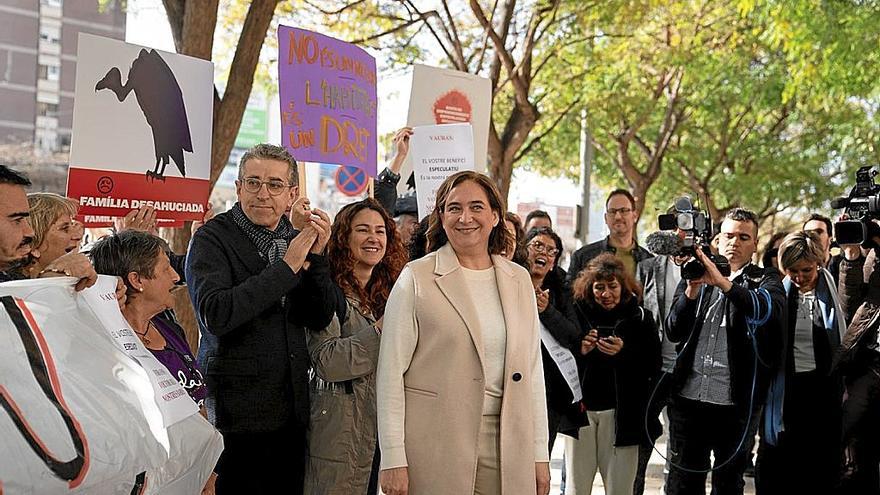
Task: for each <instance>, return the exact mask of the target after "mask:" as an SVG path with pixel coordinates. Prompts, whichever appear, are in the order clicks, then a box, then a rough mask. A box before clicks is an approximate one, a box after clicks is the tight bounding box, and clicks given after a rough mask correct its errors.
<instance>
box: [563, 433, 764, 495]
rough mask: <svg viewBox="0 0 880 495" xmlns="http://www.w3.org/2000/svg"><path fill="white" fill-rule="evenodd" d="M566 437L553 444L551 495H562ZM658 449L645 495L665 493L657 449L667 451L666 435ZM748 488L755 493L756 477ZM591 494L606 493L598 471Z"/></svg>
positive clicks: (748, 494) (749, 480)
mask: <svg viewBox="0 0 880 495" xmlns="http://www.w3.org/2000/svg"><path fill="white" fill-rule="evenodd" d="M564 445H565V437H564V436H562V435H558V436H557V437H556V443H555V444H554V445H553V452H552V453H551V455H550V458H551V462H550V495H560V489H559V483H560V481H561V480H562V454H563V452H564V451H565V447H564ZM656 447H657V448H656V449H655V450H654V454H653V455H652V456H651V460H650V461H649V463H648V471H647V476H646V480H645V495H663V493H664V492H663V480H664V475H663V465H664V460H663V458H662V457H660V454H658V453H657V450H659V451H660V452H664V453H665V452H666V436H665V435H664V436H662V437H660V438H659V439H657V445H656ZM664 455H665V454H664ZM745 480H746V488H745V492H744V494H745V495H754V493H755V479H754V478H749V477H746V478H745ZM710 490H711V485H710V484H709V480H707V482H706V493H709V492H710ZM591 495H605V488H604V487H603V486H602V477H601V476H600V475H599V473H596V478H595V480H594V481H593V492H592V494H591Z"/></svg>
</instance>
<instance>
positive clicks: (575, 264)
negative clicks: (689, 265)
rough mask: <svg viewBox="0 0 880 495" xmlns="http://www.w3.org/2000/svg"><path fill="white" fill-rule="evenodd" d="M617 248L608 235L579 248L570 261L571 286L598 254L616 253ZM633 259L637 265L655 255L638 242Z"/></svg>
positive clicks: (634, 248)
mask: <svg viewBox="0 0 880 495" xmlns="http://www.w3.org/2000/svg"><path fill="white" fill-rule="evenodd" d="M616 252H617V249H616V248H615V247H614V246H612V245H610V244H608V237H605V238H604V239H602V240H601V241H596V242H593V243H590V244H587V245H586V246H584V247H582V248H580V249H578V250H577V251H575V252H574V253H572V255H571V261H570V262H569V263H568V275H567V277H568V279H567V280H566V282H567V283H568V285H569V287H570V286H572V285H573V283H574V281H575V280H576V279H577V277H578V275H580V273H581V270H583V269H584V267H585V266H587V263H589V262H590V260H592V259H593V258H595V257H596V256H599V255H600V254H602V253H616ZM632 254H633V259H634V260H635V262H636V266H638V264H639V263H641V262H642V261H644V260H646V259H648V258H651V257H652V256H654V255H653V254H651V252H650V251H648V250H647V249H645V248H643V247H642V246H639V244H638V243H636V245H635V246H634V247H633V253H632Z"/></svg>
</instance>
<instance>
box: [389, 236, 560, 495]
mask: <svg viewBox="0 0 880 495" xmlns="http://www.w3.org/2000/svg"><path fill="white" fill-rule="evenodd" d="M492 263H493V264H494V267H495V275H496V279H497V284H498V292H499V295H500V299H501V305H502V308H503V311H504V320H505V323H506V326H507V347H506V351H505V369H504V376H505V378H504V397H503V402H502V407H501V418H500V419H501V421H500V424H501V427H500V430H501V431H500V442H501V478H502V480H501V481H502V492H503V493H504V494H533V493H535V462H536V461H547V460H548V459H549V457H548V454H547V413H546V405H545V403H544V401H545V399H544V381H543V369H542V364H541V354H540V337H539V333H538V317H537V309H536V305H535V297H534V290H533V288H532V283H531V280H530V278H529V274H528V272H526V271H525V270H524V269H523V268H522V267H520V266H518V265H515V264H513V263H511V262H509V261H507V260H506V259H504V258H502V257H500V256H493V257H492ZM464 287H465V281H464V275H463V273H462V270H461V266H460V265H459V263H458V258H457V257H456V256H455V253H454V251H453V250H452V248H451V247H450V246H449V245H446V246H444V247H442V248H441V249H440V250H438V251H437V252H435V253H432V254H429V255H427V256H426V257H424V258H422V259H420V260H416V261H414V262H412V263H410V264H409V265H407V268H406V269H405V270H404V273H402V274H401V278H400V279H399V280H398V283H397V284H396V285H395V287H394V289H393V291H392V292H391V296H390V299H389V301H388V305H387V306H386V314H385V327H384V329H383V334H382V342H381V349H380V355H379V368H378V384H377V395H378V397H377V402H378V413H379V443H380V446H381V449H382V469H388V468H392V467H399V466H408V474H409V482H410V484H409V489H410V494H412V495H422V494H456V495H460V494H461V495H463V494H469V493H473V489H474V477H475V473H476V467H477V454H478V452H477V440H478V436H479V428H480V421H481V417H482V410H483V398H484V388H485V387H484V373H483V345H482V341H481V336H480V332H479V328H478V327H477V326H476V325H477V322H478V318H477V311H478V310H479V308H477V307H475V306H474V305H473V304H472V302H471V300H470V299H469V298H468V295H467V291H465V290H464Z"/></svg>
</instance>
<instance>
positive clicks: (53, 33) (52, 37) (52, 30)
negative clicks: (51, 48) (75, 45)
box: [40, 25, 61, 45]
mask: <svg viewBox="0 0 880 495" xmlns="http://www.w3.org/2000/svg"><path fill="white" fill-rule="evenodd" d="M40 40H42V41H46V42H49V43H52V44H54V45H57V44H60V43H61V28H60V27H57V26H46V25H41V26H40Z"/></svg>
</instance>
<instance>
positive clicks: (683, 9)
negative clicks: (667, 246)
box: [215, 0, 880, 217]
mask: <svg viewBox="0 0 880 495" xmlns="http://www.w3.org/2000/svg"><path fill="white" fill-rule="evenodd" d="M444 3H445V4H447V7H448V9H449V10H448V12H447V11H446V10H445V9H444V8H443V5H444ZM504 3H505V2H503V1H501V2H488V1H481V2H480V4H481V5H482V7H483V10H484V11H485V12H486V15H487V16H488V17H490V19H493V22H494V24H495V25H496V26H500V25H501V24H502V23H501V21H500V19H499V18H498V17H500V13H499V12H500V5H503V4H504ZM247 4H248V2H243V1H241V0H222V1H221V11H220V12H221V13H220V27H219V28H218V34H217V36H218V43H216V45H217V47H216V48H215V60H216V61H218V65H219V66H223V65H224V64H225V65H228V62H226V63H224V56H225V57H227V58H228V57H230V56H231V53H233V51H234V50H233V48H234V46H235V43H236V41H237V36H238V30H240V29H241V23H242V20H243V17H244V13H245V12H246V8H247ZM534 4H535V5H538V6H541V5H544V4H549V3H548V2H546V1H545V0H540V1H537V2H534ZM430 5H431V6H432V7H433V8H436V10H432V11H419V10H417V7H421V8H424V4H423V3H421V2H410V1H407V0H404V1H399V2H384V1H378V0H372V1H371V0H368V1H351V0H347V1H346V0H322V1H318V0H296V1H291V2H283V3H282V5H281V6H280V7H279V11H278V12H277V15H276V21H275V23H277V22H284V23H287V24H291V25H297V26H301V27H305V28H311V29H319V30H321V31H323V32H326V33H328V34H331V35H332V36H335V37H338V38H341V39H346V40H350V41H357V42H359V43H361V44H362V45H365V46H367V47H369V48H370V49H372V50H374V53H375V54H376V55H377V60H378V62H379V65H380V70H382V71H386V73H387V72H388V71H399V70H403V69H405V67H406V66H408V65H410V64H412V63H427V64H432V65H441V66H455V65H456V64H458V65H461V67H459V68H463V69H467V70H468V71H470V72H472V73H479V74H482V75H491V67H490V62H491V60H492V55H493V53H494V51H493V47H492V43H491V42H488V41H487V35H486V32H485V30H483V29H482V27H480V25H479V23H478V22H477V21H476V19H475V18H474V16H473V13H472V12H471V11H470V9H469V7H468V5H467V2H466V1H464V0H458V1H451V0H450V1H449V2H434V3H431V4H430ZM516 5H517V9H516V10H515V12H514V14H513V16H512V21H511V24H510V33H511V34H510V37H509V43H508V45H509V46H510V47H511V49H512V50H513V53H516V50H517V49H519V48H520V46H521V45H517V40H519V39H521V38H519V37H520V36H521V35H522V33H524V32H526V31H527V29H528V27H529V25H530V22H531V18H530V17H529V13H530V12H531V10H530V9H531V8H532V7H533V3H522V2H521V3H518V4H516ZM493 6H494V8H495V9H496V11H495V12H494V16H496V17H493V16H492V15H493V10H492V9H493ZM449 19H454V21H455V27H456V30H455V32H454V33H453V32H450V31H448V30H447V31H445V32H444V27H443V26H449V25H450V23H449V22H448V20H449ZM425 20H427V22H424V21H425ZM275 25H276V24H274V23H273V27H272V28H271V29H270V31H269V33H268V34H269V36H268V37H267V40H266V46H265V47H264V56H263V57H262V59H263V60H265V62H266V63H264V64H261V66H260V67H259V68H258V71H257V76H256V77H257V84H258V85H261V86H262V87H264V88H271V87H273V86H274V84H275V80H274V78H275V77H276V76H275V74H270V73H269V72H268V70H267V68H268V67H269V66H270V64H271V62H272V61H273V60H274V57H275V52H276V50H277V47H276V45H275V42H276V41H275V39H274V36H273V33H274V29H275V27H274V26H275ZM877 26H880V8H878V5H877V2H874V1H870V0H760V1H758V0H738V1H735V2H727V1H724V0H696V1H683V0H681V1H673V0H607V1H600V0H597V1H592V2H584V1H579V0H563V1H562V2H561V4H560V5H559V8H558V11H557V12H556V18H555V19H554V24H553V28H552V29H550V30H548V31H547V32H546V33H545V35H544V37H543V38H542V39H541V41H540V42H539V43H536V44H535V46H534V48H533V62H532V64H533V67H532V72H534V73H535V77H534V80H533V81H531V88H530V94H529V98H530V101H531V102H532V103H533V104H534V105H535V106H536V108H537V109H538V111H539V113H540V115H541V118H540V119H539V120H538V122H537V125H536V126H535V128H534V129H532V131H531V133H530V135H529V140H528V141H527V142H526V143H525V145H524V146H523V147H522V148H521V149H520V150H519V154H518V155H517V158H518V159H519V160H518V162H517V164H518V166H522V167H526V168H528V169H531V170H535V171H538V172H540V173H542V174H545V175H548V176H567V177H570V178H572V179H575V178H576V177H577V176H578V174H579V170H580V168H579V161H580V160H579V158H580V150H579V147H580V134H581V112H582V111H585V112H586V115H587V123H588V128H589V131H590V134H591V136H592V138H593V144H594V146H595V149H596V153H595V161H594V164H593V170H594V174H595V177H594V181H595V182H596V183H598V184H600V185H605V186H612V185H613V186H619V185H626V184H627V182H629V184H630V186H633V185H634V184H633V180H634V178H635V179H638V180H639V181H642V185H643V186H645V188H646V191H647V193H646V194H647V204H646V210H647V211H648V212H653V211H654V210H655V209H665V207H666V206H667V205H668V204H669V202H670V200H671V199H672V198H674V197H675V196H676V195H679V194H683V193H690V194H696V195H698V196H701V197H702V196H705V197H706V198H707V200H708V205H709V206H710V208H711V209H712V210H713V213H716V214H718V213H721V212H723V211H724V210H726V209H727V208H730V207H732V206H735V205H742V206H746V207H749V208H752V209H754V210H756V211H758V212H760V213H761V214H762V215H763V216H768V217H773V216H774V215H776V214H777V213H779V212H785V214H786V215H789V216H790V215H801V214H802V213H803V211H805V210H806V209H816V208H827V200H828V199H829V198H830V197H833V196H836V195H839V194H841V193H843V192H845V188H846V187H848V185H849V184H850V183H851V182H852V172H853V171H854V170H855V169H856V167H858V166H859V165H862V164H876V163H877V162H878V159H880V150H878V149H877V145H876V143H877V140H878V134H880V129H878V123H877V119H876V113H877V106H878V102H877V81H878V77H880V30H878V29H877ZM451 37H458V40H459V43H458V45H460V49H461V53H454V51H450V49H449V47H450V46H452V45H450V43H448V39H449V38H451ZM227 54H228V55H227ZM539 65H540V66H541V69H540V70H538V71H536V70H535V67H538V66H539ZM498 77H499V80H500V81H501V82H502V84H500V85H499V89H498V92H497V94H496V97H495V99H494V103H493V122H495V125H496V128H497V129H498V132H499V134H500V133H501V132H502V131H503V128H504V126H505V123H506V122H507V120H508V119H509V118H510V116H511V114H512V112H513V108H514V104H513V101H514V100H513V98H514V94H513V91H512V85H511V84H509V83H507V84H504V83H503V81H505V80H506V79H507V78H508V75H507V74H506V73H505V71H504V70H501V71H499V76H498ZM627 163H629V165H630V166H631V167H632V168H631V170H630V171H629V173H627V174H625V173H624V170H625V168H626V166H627V165H626V164H627ZM652 167H654V168H655V169H656V170H655V171H656V174H655V175H652V170H654V169H653V168H652ZM826 212H827V210H826Z"/></svg>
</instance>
